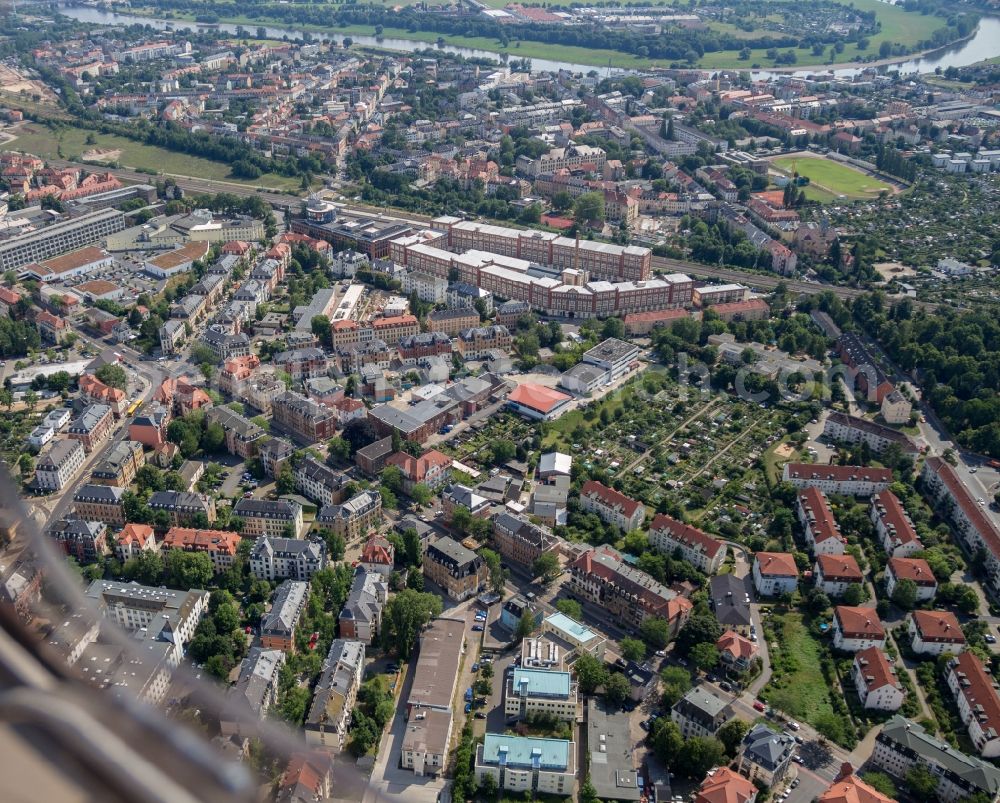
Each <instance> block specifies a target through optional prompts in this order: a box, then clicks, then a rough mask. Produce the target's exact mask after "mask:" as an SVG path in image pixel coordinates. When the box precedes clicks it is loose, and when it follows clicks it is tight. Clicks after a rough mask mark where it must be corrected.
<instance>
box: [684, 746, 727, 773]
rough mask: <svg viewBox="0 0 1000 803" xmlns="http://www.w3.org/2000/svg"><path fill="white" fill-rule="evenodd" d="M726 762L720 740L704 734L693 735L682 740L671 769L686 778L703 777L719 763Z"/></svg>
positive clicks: (724, 751)
mask: <svg viewBox="0 0 1000 803" xmlns="http://www.w3.org/2000/svg"><path fill="white" fill-rule="evenodd" d="M725 763H726V749H725V748H724V747H723V746H722V742H720V741H719V740H718V739H713V738H709V737H705V736H695V737H693V738H691V739H688V740H687V741H686V742H684V744H683V746H682V747H681V749H680V753H679V755H678V756H677V763H676V764H675V765H674V767H673V769H674V771H675V772H678V773H679V774H680V775H683V776H684V777H686V778H703V777H705V774H706V773H707V772H708V771H709V770H710V769H712V767H718V766H719V765H720V764H725Z"/></svg>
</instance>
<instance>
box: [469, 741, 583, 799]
mask: <svg viewBox="0 0 1000 803" xmlns="http://www.w3.org/2000/svg"><path fill="white" fill-rule="evenodd" d="M475 772H476V783H477V784H481V783H482V780H483V777H484V776H485V775H491V776H493V779H494V780H495V781H496V785H497V788H498V789H503V790H506V791H508V792H515V793H519V792H529V793H534V792H540V793H542V794H546V795H559V796H560V797H565V796H567V795H569V794H571V793H572V791H573V788H574V785H575V781H576V744H575V743H574V742H570V741H566V740H565V739H542V738H538V737H533V736H512V735H508V734H500V733H487V734H486V738H485V739H484V741H483V743H482V744H481V745H479V746H478V747H477V748H476V769H475Z"/></svg>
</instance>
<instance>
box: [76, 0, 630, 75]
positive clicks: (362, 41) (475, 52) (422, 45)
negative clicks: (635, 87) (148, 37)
mask: <svg viewBox="0 0 1000 803" xmlns="http://www.w3.org/2000/svg"><path fill="white" fill-rule="evenodd" d="M59 13H60V14H64V15H65V16H67V17H72V18H73V19H76V20H79V21H80V22H90V23H93V24H96V25H149V26H150V27H152V28H157V29H159V30H161V31H162V30H166V28H167V26H168V25H170V27H171V29H173V30H178V31H182V30H184V29H185V28H192V29H193V28H195V27H196V25H195V23H191V22H187V21H183V20H179V21H176V22H171V21H169V20H161V19H156V18H154V17H143V16H139V15H136V14H117V13H115V12H113V11H103V10H101V9H98V8H92V7H91V6H66V7H64V8H61V9H59ZM212 27H213V28H217V29H218V30H220V31H224V32H225V33H231V34H235V33H236V28H237V27H239V26H236V25H233V24H231V23H228V22H220V23H218V24H216V25H213V26H212ZM242 27H243V29H244V30H246V31H248V32H250V33H256V31H257V28H258V27H262V28H263V29H264V30H265V31H266V32H267V35H268V37H270V38H271V39H284V38H285V37H288V38H289V39H301V38H302V37H303V35H304V33H305V32H304V31H301V30H295V29H294V28H276V27H274V26H273V25H244V26H242ZM309 35H310V36H312V37H313V39H325V38H330V39H334V40H337V41H339V40H341V39H343V38H344V36H345V35H346V36H349V37H350V38H351V40H352V41H353V42H354V44H356V45H361V46H363V47H380V48H383V49H385V50H395V51H398V52H401V53H412V52H414V51H416V50H443V51H444V52H446V53H456V54H458V55H459V56H465V57H466V58H481V59H491V60H493V61H496V62H499V60H500V54H499V53H494V52H493V51H491V50H479V49H477V48H472V47H456V46H455V45H444V46H438V45H436V44H434V43H433V42H414V41H412V40H410V39H397V38H394V37H390V36H384V37H378V38H376V37H374V36H367V35H365V34H357V33H350V34H343V33H341V32H339V31H338V30H337V29H336V28H330V30H329V31H309ZM510 57H511V59H520V58H521V56H519V55H518V54H517V49H516V48H513V49H511V51H510ZM529 61H530V62H531V69H532V70H533V71H535V72H541V71H547V72H558V71H559V70H569V71H571V72H579V73H587V72H590V71H591V70H596V71H597V72H598V73H599V74H600V75H602V76H605V75H608V74H610V73H612V72H622V70H619V69H609V68H608V67H607V66H605V67H597V66H594V65H592V64H572V63H570V62H567V61H552V60H550V59H529Z"/></svg>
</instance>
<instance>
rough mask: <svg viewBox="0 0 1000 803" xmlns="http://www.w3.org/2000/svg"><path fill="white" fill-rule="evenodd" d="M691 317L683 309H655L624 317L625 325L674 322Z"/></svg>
mask: <svg viewBox="0 0 1000 803" xmlns="http://www.w3.org/2000/svg"><path fill="white" fill-rule="evenodd" d="M690 315H691V313H689V312H688V311H687V310H683V309H656V310H650V311H649V312H630V313H629V314H628V315H626V316H625V325H626V326H628V325H629V324H630V323H644V322H645V321H653V322H654V323H655V322H657V321H676V320H679V319H680V318H687V317H689V316H690Z"/></svg>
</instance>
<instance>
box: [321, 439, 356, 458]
mask: <svg viewBox="0 0 1000 803" xmlns="http://www.w3.org/2000/svg"><path fill="white" fill-rule="evenodd" d="M326 451H327V454H328V455H329V456H330V457H333V458H335V459H337V460H339V461H341V462H344V461H346V460H347V459H348V458H349V457H350V456H351V444H349V443H348V442H347V441H345V440H344V439H343V438H341V437H340V436H339V435H338V436H337V437H335V438H330V440H329V442H328V443H327V450H326Z"/></svg>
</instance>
